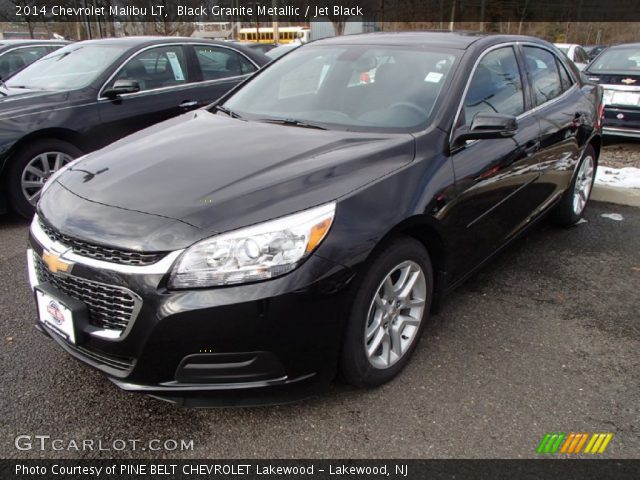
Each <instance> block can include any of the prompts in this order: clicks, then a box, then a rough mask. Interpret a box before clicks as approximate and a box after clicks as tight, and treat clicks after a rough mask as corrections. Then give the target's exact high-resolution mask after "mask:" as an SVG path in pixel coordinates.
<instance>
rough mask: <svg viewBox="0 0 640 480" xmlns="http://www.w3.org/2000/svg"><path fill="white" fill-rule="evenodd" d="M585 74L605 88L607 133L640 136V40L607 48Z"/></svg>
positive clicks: (604, 127) (620, 135) (605, 124)
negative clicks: (639, 41)
mask: <svg viewBox="0 0 640 480" xmlns="http://www.w3.org/2000/svg"><path fill="white" fill-rule="evenodd" d="M584 74H585V75H586V76H587V77H588V78H589V80H591V81H593V82H597V83H599V84H600V85H602V88H603V89H604V93H603V102H604V105H605V108H604V125H603V129H602V130H603V132H604V134H605V135H609V136H619V137H632V138H640V43H626V44H621V45H614V46H612V47H609V48H607V49H606V50H604V51H602V53H600V55H598V56H597V57H596V58H595V59H594V60H593V61H592V62H591V63H590V64H589V66H588V67H587V69H586V70H585V71H584Z"/></svg>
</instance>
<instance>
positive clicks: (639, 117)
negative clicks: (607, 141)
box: [602, 106, 640, 138]
mask: <svg viewBox="0 0 640 480" xmlns="http://www.w3.org/2000/svg"><path fill="white" fill-rule="evenodd" d="M602 133H603V134H604V135H609V136H617V137H630V138H640V108H633V107H630V108H624V107H617V106H616V107H614V106H606V107H605V109H604V123H603V126H602Z"/></svg>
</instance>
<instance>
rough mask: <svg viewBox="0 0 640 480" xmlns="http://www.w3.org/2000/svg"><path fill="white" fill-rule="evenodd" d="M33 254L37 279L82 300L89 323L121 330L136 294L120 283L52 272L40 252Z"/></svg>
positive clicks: (131, 311)
mask: <svg viewBox="0 0 640 480" xmlns="http://www.w3.org/2000/svg"><path fill="white" fill-rule="evenodd" d="M33 256H34V266H35V269H36V275H37V277H38V281H39V282H49V283H50V284H51V285H53V286H54V287H55V288H57V289H58V290H60V291H61V292H62V293H64V294H66V295H69V296H70V297H71V298H75V299H76V300H79V301H80V302H83V303H84V304H85V305H86V306H87V309H88V310H89V323H91V325H94V326H96V327H98V328H103V329H109V330H117V331H120V332H122V331H124V330H125V329H126V328H127V326H128V325H129V323H130V322H131V321H132V320H133V316H134V312H135V310H136V298H135V297H134V296H133V294H132V293H131V292H130V291H129V290H127V289H125V288H121V287H115V286H112V285H106V284H104V283H99V282H94V281H91V280H87V279H84V278H80V277H73V276H70V275H55V274H53V273H51V271H50V270H49V269H48V268H47V266H46V265H45V264H44V262H43V261H42V259H41V258H40V256H38V255H37V254H36V253H34V254H33Z"/></svg>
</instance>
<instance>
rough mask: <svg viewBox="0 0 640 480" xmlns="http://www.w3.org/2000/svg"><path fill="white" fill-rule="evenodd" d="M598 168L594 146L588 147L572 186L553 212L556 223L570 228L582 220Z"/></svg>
mask: <svg viewBox="0 0 640 480" xmlns="http://www.w3.org/2000/svg"><path fill="white" fill-rule="evenodd" d="M597 166H598V162H597V159H596V151H595V149H594V148H593V146H592V145H588V146H587V148H585V151H584V153H583V155H582V158H581V159H580V163H579V164H578V167H577V168H576V173H575V175H574V176H573V180H572V181H571V185H569V188H567V190H566V191H565V192H564V194H563V196H562V200H560V203H559V204H558V205H557V206H556V208H555V211H554V212H553V216H552V219H553V221H554V222H555V223H557V224H558V225H562V226H563V227H570V226H572V225H575V224H576V223H577V222H578V221H579V220H580V218H582V214H583V213H584V211H585V209H586V208H587V204H588V203H589V198H590V197H591V191H592V189H593V182H594V180H595V177H596V168H597Z"/></svg>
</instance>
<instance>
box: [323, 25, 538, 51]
mask: <svg viewBox="0 0 640 480" xmlns="http://www.w3.org/2000/svg"><path fill="white" fill-rule="evenodd" d="M518 41H521V42H522V41H527V42H534V43H540V44H545V45H546V44H547V42H546V41H544V40H541V39H539V38H535V37H528V36H525V35H499V34H487V33H482V32H473V31H444V30H428V31H410V32H376V33H362V34H357V35H344V36H341V37H330V38H323V39H321V40H316V41H314V42H312V43H313V44H318V45H319V44H322V45H349V44H352V45H390V46H391V45H409V46H411V45H415V46H418V45H427V44H428V45H432V46H435V47H442V48H451V49H458V50H466V49H468V48H469V47H470V46H471V45H473V44H475V43H482V44H484V45H485V46H490V45H493V44H497V43H506V42H518Z"/></svg>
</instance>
